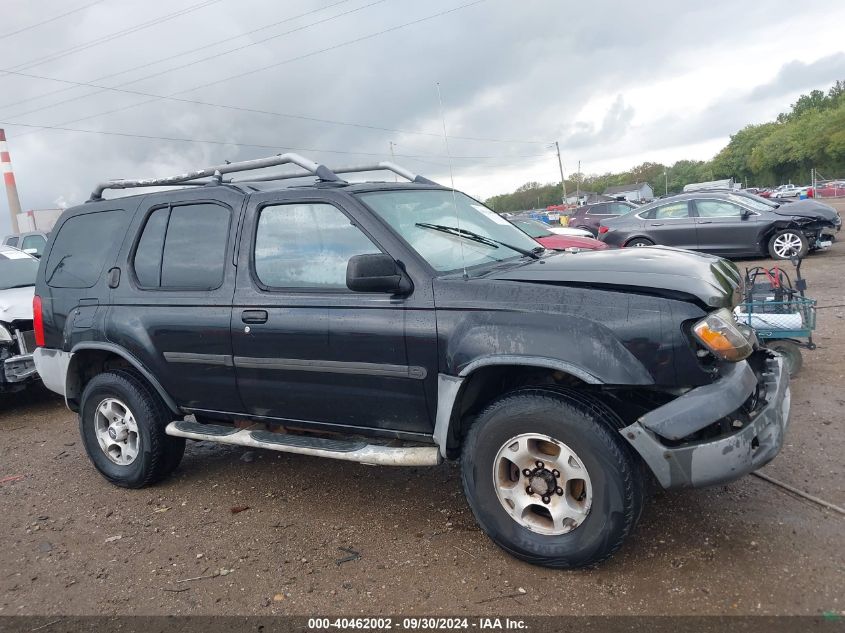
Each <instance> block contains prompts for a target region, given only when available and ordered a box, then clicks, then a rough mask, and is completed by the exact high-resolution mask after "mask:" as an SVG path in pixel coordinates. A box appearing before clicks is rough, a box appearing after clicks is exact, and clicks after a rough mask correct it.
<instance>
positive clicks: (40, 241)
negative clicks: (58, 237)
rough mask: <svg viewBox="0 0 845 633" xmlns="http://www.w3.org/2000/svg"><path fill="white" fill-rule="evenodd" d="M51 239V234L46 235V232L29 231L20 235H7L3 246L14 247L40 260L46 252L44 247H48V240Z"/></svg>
mask: <svg viewBox="0 0 845 633" xmlns="http://www.w3.org/2000/svg"><path fill="white" fill-rule="evenodd" d="M49 237H50V234H49V233H45V232H44V231H28V232H26V233H20V234H18V235H7V236H6V237H4V238H3V244H4V245H6V246H14V247H15V248H19V249H20V250H22V251H24V252H25V253H27V254H28V255H32V256H33V257H37V258H40V257H41V255H42V253H43V252H44V247H45V246H46V245H47V239H48V238H49Z"/></svg>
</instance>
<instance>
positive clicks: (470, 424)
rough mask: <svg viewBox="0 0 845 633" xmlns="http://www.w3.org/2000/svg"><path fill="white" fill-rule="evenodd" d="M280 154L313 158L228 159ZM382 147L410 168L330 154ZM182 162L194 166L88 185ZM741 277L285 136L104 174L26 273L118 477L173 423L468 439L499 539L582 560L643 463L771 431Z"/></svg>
mask: <svg viewBox="0 0 845 633" xmlns="http://www.w3.org/2000/svg"><path fill="white" fill-rule="evenodd" d="M285 163H295V164H297V165H299V166H300V167H303V168H304V171H299V172H294V173H283V174H275V175H274V174H270V175H267V176H260V177H254V178H251V179H245V178H244V179H242V180H233V179H232V178H231V176H230V177H229V178H228V179H224V177H223V176H224V174H232V173H235V172H242V171H246V170H250V169H258V168H264V167H269V166H273V165H281V164H285ZM375 169H389V170H392V171H394V172H396V173H397V174H399V175H401V176H403V177H405V178H407V179H408V180H410V181H411V182H410V183H393V182H388V183H385V182H367V183H358V184H351V183H347V182H345V181H343V180H341V179H340V177H339V176H338V175H337V174H338V173H347V172H351V171H372V170H375ZM311 175H316V176H317V180H316V182H312V181H309V182H308V183H307V184H305V185H301V186H288V187H283V186H281V184H280V183H281V181H283V180H284V179H286V178H292V177H297V178H302V177H304V176H311ZM300 182H301V181H300ZM173 184H179V185H187V184H190V185H194V186H191V187H183V188H179V189H175V190H169V191H163V192H161V191H159V192H156V193H149V194H147V195H138V196H131V197H125V198H117V199H112V200H103V199H102V192H103V190H104V189H106V188H128V187H140V186H148V185H149V186H157V185H173ZM739 282H740V275H739V274H738V272H737V269H736V267H735V266H734V265H733V264H731V263H730V262H727V261H725V260H722V259H719V258H716V257H712V256H708V255H701V254H695V253H689V252H684V251H678V250H673V249H668V248H665V249H661V248H652V249H627V250H623V251H617V252H610V251H605V252H601V251H596V252H582V253H572V254H569V253H567V254H557V253H552V252H550V251H544V250H543V248H542V247H540V246H538V244H537V243H536V242H534V241H533V240H531V238H529V237H528V236H527V235H525V234H524V233H523V232H522V231H520V230H519V229H517V228H516V227H514V226H513V225H511V224H510V223H509V222H508V221H507V220H505V219H503V218H502V217H500V216H499V215H497V214H496V213H494V212H492V211H490V210H489V209H487V208H486V207H485V206H483V205H482V204H481V203H479V202H477V201H476V200H473V199H471V198H469V197H468V196H466V195H464V194H462V193H460V192H457V191H453V190H451V189H448V188H445V187H441V186H439V185H437V184H435V183H433V182H431V181H428V180H426V179H425V178H422V177H420V176H415V175H414V174H411V173H409V172H407V171H406V170H404V169H402V168H400V167H398V166H396V165H393V164H391V163H380V164H379V165H370V166H364V167H362V168H359V169H352V168H349V169H343V170H335V171H332V170H330V169H328V168H326V167H325V166H323V165H317V164H316V163H313V162H311V161H309V160H307V159H304V158H302V157H300V156H297V155H292V154H286V155H282V156H276V157H272V158H269V159H261V160H257V161H248V162H245V163H235V164H226V165H220V166H217V167H211V168H209V169H205V170H200V171H196V172H191V173H187V174H182V175H181V176H176V177H173V178H164V179H155V180H137V181H116V182H110V183H104V184H103V185H100V186H99V187H98V188H97V189H96V190H95V192H94V194H93V195H92V199H91V200H89V201H88V202H87V203H86V204H83V205H81V206H77V207H75V208H72V209H69V210H67V211H66V212H65V213H64V214H63V215H62V217H61V219H60V220H59V222H58V224H57V225H56V228H55V230H54V231H53V233H52V237H51V239H50V242H49V243H48V245H47V249H46V251H45V255H44V257H43V259H42V262H41V264H40V268H39V272H38V280H37V286H36V296H35V299H34V312H35V329H36V336H37V340H38V344H39V345H40V347H39V348H38V349H37V350H36V353H35V359H36V365H37V367H38V371H39V372H40V374H41V377H42V379H43V380H44V382H45V384H47V385H48V386H49V387H50V388H51V389H53V390H54V391H56V392H58V393H60V394H62V395H64V396H65V398H66V400H67V404H68V406H69V407H70V408H71V409H72V410H74V411H77V412H78V413H79V425H80V432H81V434H82V438H83V442H84V445H85V447H86V449H87V452H88V455H89V457H90V459H91V461H92V462H93V464H94V466H95V467H96V468H97V469H98V470H99V471H100V472H101V473H102V474H103V475H104V476H105V477H106V478H107V479H108V480H110V481H112V482H113V483H115V484H118V485H121V486H126V487H130V488H137V487H141V486H145V485H147V484H151V483H153V482H155V481H157V480H159V479H161V478H162V477H164V476H166V475H168V474H169V473H170V472H172V471H173V470H174V469H175V468H176V467H177V465H178V464H179V461H180V459H181V457H182V453H183V451H184V448H185V439H186V438H187V439H194V440H206V441H213V442H223V443H227V444H236V445H241V446H251V447H260V448H266V449H271V450H277V451H287V452H293V453H300V454H307V455H316V456H322V457H332V458H336V459H346V460H352V461H358V462H362V463H365V464H383V465H395V466H427V465H430V466H434V465H436V464H438V463H439V462H440V461H441V460H442V459H444V458H445V459H457V458H460V459H461V472H462V479H463V484H464V489H465V492H466V496H467V499H468V500H469V504H470V506H471V507H472V510H473V512H474V513H475V516H476V518H477V520H478V522H479V524H480V525H481V527H482V528H483V529H484V530H485V531H486V532H487V533H488V534H489V535H490V537H491V538H493V539H494V540H495V541H496V543H498V544H499V545H501V546H502V547H503V548H504V549H506V550H507V551H508V552H510V553H511V554H513V555H515V556H518V557H519V558H522V559H525V560H528V561H531V562H534V563H539V564H542V565H548V566H552V567H574V566H580V565H588V564H593V563H596V562H597V561H600V560H602V559H605V558H606V557H608V556H609V555H611V554H612V553H613V552H614V551H615V550H616V549H617V548H618V547H619V546H620V544H621V543H622V541H623V540H624V539H625V537H626V536H627V535H628V534H629V533H630V532H631V530H632V529H633V527H634V525H635V523H636V522H637V519H638V517H639V516H640V511H641V508H642V503H643V496H644V490H645V488H646V485H645V484H646V483H647V481H646V479H647V478H648V477H650V476H651V475H649V473H652V474H653V476H654V478H656V480H657V481H658V482H659V483H660V484H661V485H662V486H663V487H665V488H677V487H686V486H706V485H712V484H718V483H723V482H727V481H730V480H733V479H735V478H737V477H740V476H741V475H743V474H745V473H748V472H749V471H752V470H754V469H756V468H758V467H760V466H762V465H763V464H765V463H766V462H768V461H769V460H770V459H772V458H773V457H774V456H775V455H776V454H777V452H778V450H779V449H780V447H781V444H782V442H783V436H784V432H785V429H786V426H787V419H788V415H789V401H790V399H789V388H788V380H789V379H788V376H787V374H786V373H785V371H784V363H783V361H782V359H781V358H780V357H779V356H778V355H777V354H775V353H773V352H770V351H767V350H765V349H762V348H760V347H759V346H758V345H757V342H756V339H755V337H754V335H753V333H752V332H751V331H750V330H748V329H745V328H743V327H741V326H739V325H737V324H736V322H735V320H734V319H733V315H732V313H731V309H732V308H733V307H734V305H735V303H736V301H737V298H738V284H739ZM332 485H336V484H332Z"/></svg>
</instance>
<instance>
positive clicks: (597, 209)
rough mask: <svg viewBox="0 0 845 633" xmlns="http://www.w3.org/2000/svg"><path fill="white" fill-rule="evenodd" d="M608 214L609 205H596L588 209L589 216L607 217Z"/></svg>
mask: <svg viewBox="0 0 845 633" xmlns="http://www.w3.org/2000/svg"><path fill="white" fill-rule="evenodd" d="M606 214H607V205H606V204H596V205H593V206H592V207H590V208H589V209H587V215H606Z"/></svg>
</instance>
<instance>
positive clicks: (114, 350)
mask: <svg viewBox="0 0 845 633" xmlns="http://www.w3.org/2000/svg"><path fill="white" fill-rule="evenodd" d="M88 350H94V351H101V352H109V353H111V354H115V355H117V356H120V357H121V358H123V359H124V360H125V361H126V362H128V363H129V364H130V365H132V367H134V368H135V369H136V370H137V371H138V373H139V374H141V375H142V376H143V377H144V379H145V380H146V381H147V382H148V383H149V384H150V385H151V386H152V387H153V389H155V390H156V392H157V393H158V395H159V397H161V399H162V400H163V401H164V404H166V405H167V408H168V409H170V411H171V412H172V413H175V414H179V413H180V411H179V407H178V405H177V404H176V402H175V401H174V400H173V398H171V397H170V394H168V393H167V391H165V389H164V387H162V386H161V383H160V382H159V381H158V380H157V379H156V378H155V376H153V375H152V374H151V373H150V371H149V370H148V369H147V368H146V367H144V365H143V364H141V361H139V360H138V359H137V358H135V357H134V356H133V355H132V354H130V353H129V352H127V351H126V350H125V349H123V348H122V347H120V346H118V345H115V344H114V343H103V342H98V341H86V342H84V343H77V344H76V345H74V346H73V349H71V351H70V353H71V359H70V363H69V364H68V370H67V374H66V376H65V400H67V399H68V398H69V397H70V395H71V394H72V393H74V394H76V393H78V391H79V389H78V387H77V386H76V385H71V380H72V378H73V376H74V370H75V368H76V364H77V362H78V361H77V360H76V359H77V357H78V353H79V352H84V351H88Z"/></svg>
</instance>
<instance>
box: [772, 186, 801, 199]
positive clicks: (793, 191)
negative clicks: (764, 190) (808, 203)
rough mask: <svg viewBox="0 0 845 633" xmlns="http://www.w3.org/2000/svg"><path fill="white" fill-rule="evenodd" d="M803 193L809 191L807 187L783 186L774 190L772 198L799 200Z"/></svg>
mask: <svg viewBox="0 0 845 633" xmlns="http://www.w3.org/2000/svg"><path fill="white" fill-rule="evenodd" d="M802 191H807V187H799V186H797V185H781V186H780V187H778V188H777V189H775V190H774V192H773V193H772V195H771V196H770V197H772V198H797V197H798V196H799V195H801V192H802Z"/></svg>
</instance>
